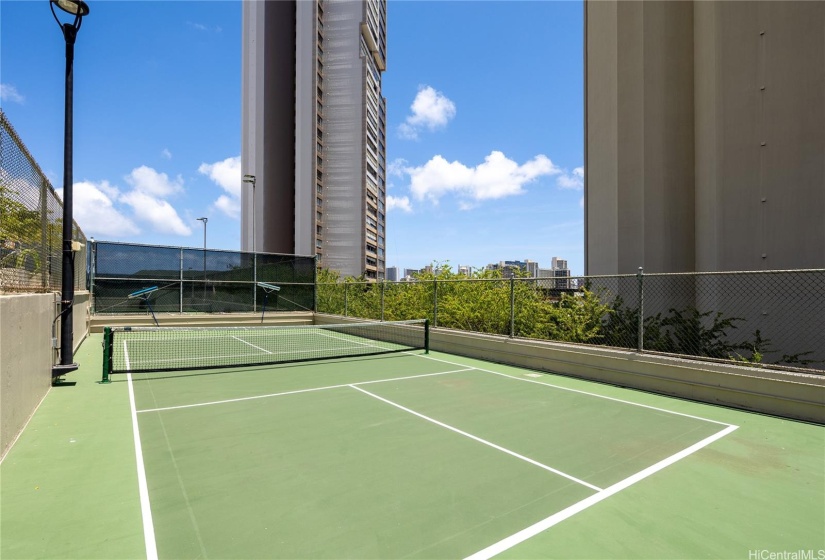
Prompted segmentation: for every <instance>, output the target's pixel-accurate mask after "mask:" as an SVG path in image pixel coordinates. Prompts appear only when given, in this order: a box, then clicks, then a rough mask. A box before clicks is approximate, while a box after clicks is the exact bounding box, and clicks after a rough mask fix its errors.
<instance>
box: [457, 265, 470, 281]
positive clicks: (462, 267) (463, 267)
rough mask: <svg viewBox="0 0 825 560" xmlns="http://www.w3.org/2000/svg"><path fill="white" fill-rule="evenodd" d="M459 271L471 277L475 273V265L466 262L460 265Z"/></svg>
mask: <svg viewBox="0 0 825 560" xmlns="http://www.w3.org/2000/svg"><path fill="white" fill-rule="evenodd" d="M458 273H459V274H463V275H464V276H467V277H468V278H469V277H470V276H472V275H473V267H472V266H469V265H466V264H460V265H458Z"/></svg>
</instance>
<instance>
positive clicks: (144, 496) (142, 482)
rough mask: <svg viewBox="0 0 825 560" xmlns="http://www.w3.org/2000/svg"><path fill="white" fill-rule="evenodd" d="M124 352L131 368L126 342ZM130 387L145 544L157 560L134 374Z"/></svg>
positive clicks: (150, 557) (129, 379) (149, 555)
mask: <svg viewBox="0 0 825 560" xmlns="http://www.w3.org/2000/svg"><path fill="white" fill-rule="evenodd" d="M123 352H124V355H125V358H126V367H127V369H128V368H129V350H128V348H127V347H126V341H125V340H124V341H123ZM126 381H127V382H128V383H127V385H128V386H129V408H130V413H131V416H132V436H133V437H134V440H135V463H137V475H138V494H139V495H140V513H141V517H142V519H143V542H144V544H145V545H146V558H147V560H157V558H158V548H157V544H156V543H155V525H154V523H153V522H152V508H151V505H150V503H149V485H148V484H147V483H146V467H145V466H144V464H143V447H142V446H141V444H140V429H139V428H138V419H137V409H136V408H135V390H134V386H133V385H132V374H131V373H127V374H126Z"/></svg>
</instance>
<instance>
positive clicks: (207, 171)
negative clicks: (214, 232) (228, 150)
mask: <svg viewBox="0 0 825 560" xmlns="http://www.w3.org/2000/svg"><path fill="white" fill-rule="evenodd" d="M198 172H200V173H202V174H203V175H206V176H207V177H209V178H210V179H211V180H212V181H213V182H214V183H215V184H217V185H218V186H219V187H221V188H222V189H223V190H224V191H226V193H227V194H225V195H221V196H219V197H218V199H217V200H215V203H214V206H215V208H217V209H218V210H220V211H221V212H223V213H224V214H226V215H227V216H229V217H230V218H233V219H236V220H237V219H238V218H240V215H241V202H240V197H241V156H235V157H229V158H226V159H225V160H223V161H218V162H215V163H202V164H201V165H200V167H198ZM227 195H228V196H227Z"/></svg>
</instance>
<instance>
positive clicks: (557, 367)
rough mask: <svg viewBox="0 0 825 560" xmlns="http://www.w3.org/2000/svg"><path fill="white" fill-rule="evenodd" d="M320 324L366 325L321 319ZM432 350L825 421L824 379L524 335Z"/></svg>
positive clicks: (453, 339) (468, 339)
mask: <svg viewBox="0 0 825 560" xmlns="http://www.w3.org/2000/svg"><path fill="white" fill-rule="evenodd" d="M315 322H316V324H319V325H323V324H336V323H349V322H360V320H359V319H353V318H350V317H341V316H335V315H320V314H318V315H316V316H315ZM430 348H432V349H433V350H437V351H442V352H448V353H451V354H457V355H460V356H467V357H470V358H480V359H484V360H488V361H491V362H496V363H502V364H507V365H513V366H519V367H525V368H530V369H535V370H540V371H547V372H552V373H561V374H564V375H569V376H571V377H578V378H582V379H589V380H593V381H599V382H604V383H610V384H612V385H619V386H623V387H632V388H634V389H641V390H644V391H652V392H655V393H661V394H665V395H673V396H676V397H681V398H686V399H691V400H696V401H701V402H707V403H712V404H720V405H724V406H730V407H735V408H742V409H745V410H752V411H755V412H761V413H765V414H772V415H776V416H783V417H786V418H793V419H797V420H805V421H808V422H816V423H820V424H825V376H821V375H816V374H806V373H797V372H787V371H782V370H772V369H767V368H752V367H746V366H739V365H735V364H724V363H712V362H703V361H700V360H691V359H686V358H675V357H670V356H660V355H655V354H645V353H641V354H640V353H637V352H631V351H624V350H617V349H612V348H601V347H598V346H587V345H576V344H563V343H557V342H548V341H541V340H530V339H523V338H513V339H511V338H508V337H505V336H497V335H487V334H480V333H470V332H464V331H458V330H452V329H444V328H433V329H431V330H430Z"/></svg>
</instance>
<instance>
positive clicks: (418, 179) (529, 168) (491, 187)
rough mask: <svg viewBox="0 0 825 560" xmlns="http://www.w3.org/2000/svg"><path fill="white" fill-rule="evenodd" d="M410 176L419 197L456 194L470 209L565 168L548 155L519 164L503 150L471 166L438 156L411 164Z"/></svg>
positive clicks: (437, 197)
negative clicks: (422, 163) (417, 163)
mask: <svg viewBox="0 0 825 560" xmlns="http://www.w3.org/2000/svg"><path fill="white" fill-rule="evenodd" d="M405 171H406V173H407V174H409V176H410V191H411V192H412V194H413V196H414V197H415V198H416V199H418V200H423V199H425V198H427V199H429V200H431V201H433V202H436V203H437V202H438V200H439V199H440V198H441V197H442V196H444V195H446V194H448V193H455V194H457V195H458V196H459V197H460V198H462V199H465V200H464V201H463V208H464V209H469V208H470V207H471V205H469V204H468V203H467V199H469V201H481V200H491V199H493V200H494V199H498V198H504V197H507V196H513V195H517V194H521V193H523V192H524V185H526V184H527V183H530V182H532V181H534V180H536V179H537V178H539V177H541V176H545V175H557V174H559V173H560V172H561V171H560V170H559V168H558V167H556V166H555V165H553V162H552V161H550V159H549V158H547V156H544V155H537V156H536V157H534V158H533V159H531V160H530V161H528V162H526V163H524V164H522V165H519V164H518V163H516V162H515V161H513V160H511V159H508V158H507V157H506V156H505V155H504V154H503V153H502V152H499V151H493V152H491V153H490V155H488V156H487V157H485V158H484V162H483V163H481V164H479V165H477V166H475V167H467V166H466V165H464V164H463V163H461V162H458V161H453V162H448V161H447V160H446V159H444V158H443V157H442V156H440V155H437V156H435V157H433V158H432V159H431V160H430V161H428V162H427V163H425V164H424V165H422V166H420V167H407V168H405Z"/></svg>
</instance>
